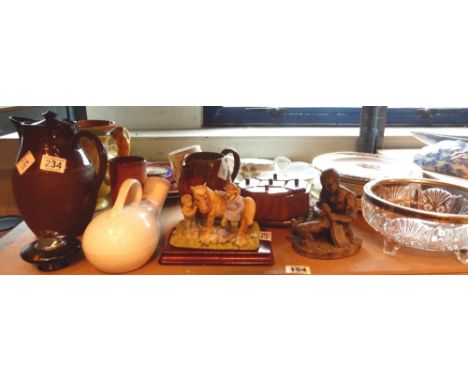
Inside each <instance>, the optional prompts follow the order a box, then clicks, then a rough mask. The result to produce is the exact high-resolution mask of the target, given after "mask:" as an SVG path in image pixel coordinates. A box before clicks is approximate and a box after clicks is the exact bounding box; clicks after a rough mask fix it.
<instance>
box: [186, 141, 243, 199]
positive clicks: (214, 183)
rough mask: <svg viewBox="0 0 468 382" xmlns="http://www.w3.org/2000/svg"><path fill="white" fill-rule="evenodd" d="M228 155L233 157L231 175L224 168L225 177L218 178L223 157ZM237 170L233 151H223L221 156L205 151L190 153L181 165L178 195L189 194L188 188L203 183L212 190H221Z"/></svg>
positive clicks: (238, 159)
mask: <svg viewBox="0 0 468 382" xmlns="http://www.w3.org/2000/svg"><path fill="white" fill-rule="evenodd" d="M229 153H231V154H232V155H233V156H234V168H233V171H232V173H231V172H230V171H229V169H228V168H227V166H226V173H225V175H226V176H225V177H224V178H222V177H220V176H219V173H220V166H221V165H222V164H223V161H225V159H224V157H225V156H226V155H227V154H229ZM239 168H240V158H239V154H238V153H237V151H235V150H233V149H224V150H223V151H221V154H219V153H213V152H206V151H202V152H199V153H192V154H190V155H188V156H187V157H186V158H185V160H184V163H183V165H182V171H181V174H180V179H179V183H178V188H179V194H180V195H185V194H189V193H190V187H192V186H197V185H200V184H205V183H206V185H207V186H208V187H209V188H211V189H212V190H223V189H224V187H226V186H227V185H228V184H229V183H231V182H233V181H234V179H235V178H236V176H237V173H238V172H239Z"/></svg>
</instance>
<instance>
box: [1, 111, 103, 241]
mask: <svg viewBox="0 0 468 382" xmlns="http://www.w3.org/2000/svg"><path fill="white" fill-rule="evenodd" d="M43 116H44V119H43V120H41V121H34V120H31V119H27V118H20V117H10V120H11V121H12V122H13V124H14V125H15V127H16V129H17V131H18V134H19V136H20V148H19V152H18V157H17V160H16V162H17V163H16V168H15V169H13V177H12V181H13V193H14V196H15V200H16V204H17V206H18V209H19V210H20V212H21V215H22V216H23V218H24V220H25V221H26V224H27V225H28V226H29V228H31V230H32V231H33V232H34V233H35V234H36V235H37V236H39V235H40V234H41V232H42V233H44V232H55V233H56V234H58V235H64V236H70V237H73V236H77V235H80V234H81V233H83V231H84V229H85V228H86V226H87V224H88V223H89V222H90V220H91V218H92V216H93V212H94V206H95V205H96V198H97V193H98V189H99V186H100V185H101V183H102V181H103V179H104V176H105V173H106V168H107V154H106V151H105V149H104V147H103V145H102V143H101V141H100V140H99V138H98V137H96V136H95V135H94V134H92V133H90V132H87V131H81V132H79V133H77V132H76V126H75V124H74V123H72V122H67V121H61V120H58V119H57V118H56V117H57V115H56V114H55V113H53V112H51V111H48V112H46V113H44V114H43ZM81 138H85V139H88V140H90V141H91V142H93V143H94V145H95V146H96V149H97V152H98V155H99V168H98V169H95V168H94V166H93V164H92V163H91V161H90V159H89V158H88V157H87V155H86V153H85V152H84V150H83V148H82V146H81V145H80V139H81Z"/></svg>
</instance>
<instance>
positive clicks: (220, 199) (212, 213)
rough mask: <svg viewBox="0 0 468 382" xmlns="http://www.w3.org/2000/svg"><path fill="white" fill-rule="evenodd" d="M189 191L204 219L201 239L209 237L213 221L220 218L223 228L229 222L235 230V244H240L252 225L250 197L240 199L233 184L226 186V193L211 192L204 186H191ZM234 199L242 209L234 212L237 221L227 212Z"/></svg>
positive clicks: (253, 207)
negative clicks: (203, 231) (203, 230)
mask: <svg viewBox="0 0 468 382" xmlns="http://www.w3.org/2000/svg"><path fill="white" fill-rule="evenodd" d="M190 189H191V191H192V195H193V200H194V204H195V206H196V207H197V210H198V212H199V213H200V214H201V215H202V216H204V217H206V227H205V234H204V235H203V238H204V239H207V238H209V237H210V235H211V233H212V229H213V225H214V222H215V219H216V218H220V219H223V220H222V225H223V226H225V227H227V223H228V222H229V223H230V225H231V227H233V228H237V242H238V243H240V242H242V237H243V236H245V235H246V234H247V232H248V230H249V227H250V226H251V225H252V224H253V223H254V216H255V201H254V200H253V199H252V198H250V197H245V198H242V197H241V196H240V190H239V189H238V187H237V186H236V185H235V184H233V183H230V184H228V185H227V186H226V191H227V192H222V191H213V190H212V189H211V188H209V187H208V186H207V185H206V184H204V185H198V186H193V187H191V188H190ZM237 191H238V192H237ZM234 194H235V195H234ZM233 195H234V196H233ZM239 198H240V199H239ZM234 199H236V202H237V205H238V206H239V205H242V208H241V209H239V210H237V211H236V213H237V214H238V215H239V219H238V221H236V220H237V219H235V218H234V219H233V218H232V216H233V213H232V211H230V212H231V213H229V211H228V210H229V204H230V203H231V202H233V200H234ZM202 240H203V239H202Z"/></svg>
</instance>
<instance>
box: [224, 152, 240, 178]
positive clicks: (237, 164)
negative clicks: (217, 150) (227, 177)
mask: <svg viewBox="0 0 468 382" xmlns="http://www.w3.org/2000/svg"><path fill="white" fill-rule="evenodd" d="M221 154H223V155H227V154H232V156H233V157H234V169H233V170H232V174H231V181H232V182H234V179H236V177H237V174H238V173H239V170H240V157H239V153H238V152H237V151H236V150H234V149H224V150H223V151H221Z"/></svg>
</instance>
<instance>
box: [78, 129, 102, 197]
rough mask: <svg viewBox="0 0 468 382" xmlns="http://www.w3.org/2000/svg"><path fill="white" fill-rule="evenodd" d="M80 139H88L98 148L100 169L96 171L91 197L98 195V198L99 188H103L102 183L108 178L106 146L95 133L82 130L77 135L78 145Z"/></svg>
mask: <svg viewBox="0 0 468 382" xmlns="http://www.w3.org/2000/svg"><path fill="white" fill-rule="evenodd" d="M80 138H87V139H89V140H90V141H92V142H93V143H94V145H95V146H96V150H97V153H98V158H99V168H98V169H96V179H95V180H94V182H93V184H92V186H91V195H94V194H95V193H96V196H97V191H98V189H99V187H100V186H101V183H102V182H103V180H104V177H105V176H106V172H107V152H106V149H105V148H104V146H103V145H102V142H101V140H100V139H99V138H98V137H97V136H95V135H94V134H93V133H90V132H89V131H85V130H82V131H80V132H78V133H77V134H76V135H75V142H77V143H78V142H79V141H80ZM88 159H89V158H88ZM90 162H91V161H90Z"/></svg>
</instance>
